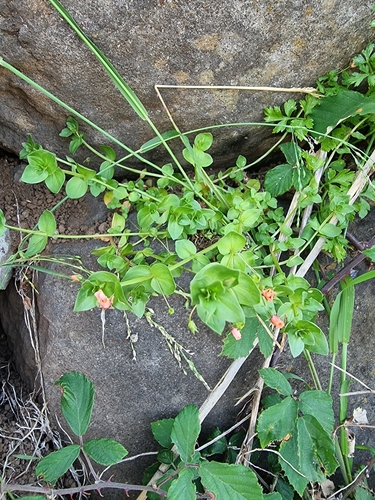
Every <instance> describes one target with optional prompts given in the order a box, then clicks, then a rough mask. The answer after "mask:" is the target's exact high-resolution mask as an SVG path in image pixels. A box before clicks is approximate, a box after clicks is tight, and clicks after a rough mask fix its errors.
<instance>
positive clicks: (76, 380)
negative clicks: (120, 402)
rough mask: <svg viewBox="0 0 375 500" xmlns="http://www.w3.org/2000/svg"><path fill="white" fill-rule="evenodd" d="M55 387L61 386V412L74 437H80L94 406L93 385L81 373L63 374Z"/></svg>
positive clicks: (87, 424) (85, 428)
mask: <svg viewBox="0 0 375 500" xmlns="http://www.w3.org/2000/svg"><path fill="white" fill-rule="evenodd" d="M55 385H61V387H62V388H63V394H62V396H61V410H62V412H63V415H64V417H65V419H66V421H67V422H68V424H69V426H70V428H71V429H72V431H73V432H74V434H75V435H76V436H82V435H83V434H85V432H86V431H87V428H88V426H89V424H90V420H91V414H92V408H93V406H94V385H93V384H92V382H90V380H89V379H88V378H87V377H86V375H84V374H83V373H79V372H70V373H65V374H64V375H63V376H62V377H61V378H60V379H59V380H58V381H57V382H55Z"/></svg>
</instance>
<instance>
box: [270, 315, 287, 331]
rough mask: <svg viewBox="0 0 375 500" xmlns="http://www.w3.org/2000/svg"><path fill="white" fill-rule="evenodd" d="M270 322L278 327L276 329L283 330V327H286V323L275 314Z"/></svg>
mask: <svg viewBox="0 0 375 500" xmlns="http://www.w3.org/2000/svg"><path fill="white" fill-rule="evenodd" d="M270 321H271V323H272V324H273V326H276V328H280V329H281V328H283V326H285V323H284V321H283V320H282V319H281V318H280V317H279V316H278V315H277V314H274V315H273V316H272V318H271V319H270Z"/></svg>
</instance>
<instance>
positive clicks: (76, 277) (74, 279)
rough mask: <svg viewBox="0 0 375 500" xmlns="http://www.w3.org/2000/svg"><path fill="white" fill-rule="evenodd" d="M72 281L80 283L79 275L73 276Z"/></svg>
mask: <svg viewBox="0 0 375 500" xmlns="http://www.w3.org/2000/svg"><path fill="white" fill-rule="evenodd" d="M70 279H71V280H72V281H76V282H77V283H78V282H79V281H80V279H79V276H78V274H72V275H71V277H70Z"/></svg>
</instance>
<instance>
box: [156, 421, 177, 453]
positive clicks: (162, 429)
mask: <svg viewBox="0 0 375 500" xmlns="http://www.w3.org/2000/svg"><path fill="white" fill-rule="evenodd" d="M173 424H174V418H164V419H162V420H157V421H156V422H152V423H151V431H152V434H153V435H154V438H155V439H156V441H157V442H158V443H159V444H161V446H163V447H164V448H171V447H172V440H171V432H172V428H173Z"/></svg>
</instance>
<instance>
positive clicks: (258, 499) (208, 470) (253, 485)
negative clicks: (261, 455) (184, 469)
mask: <svg viewBox="0 0 375 500" xmlns="http://www.w3.org/2000/svg"><path fill="white" fill-rule="evenodd" d="M199 475H200V477H201V481H202V484H203V486H204V487H205V488H206V489H207V491H209V492H211V493H213V494H214V495H215V499H217V500H227V499H229V498H230V500H263V493H262V489H261V487H260V486H259V484H258V480H257V477H256V475H255V474H254V472H253V471H252V470H251V469H249V468H248V467H244V466H243V465H229V464H223V463H218V462H203V463H202V464H201V466H200V468H199Z"/></svg>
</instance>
